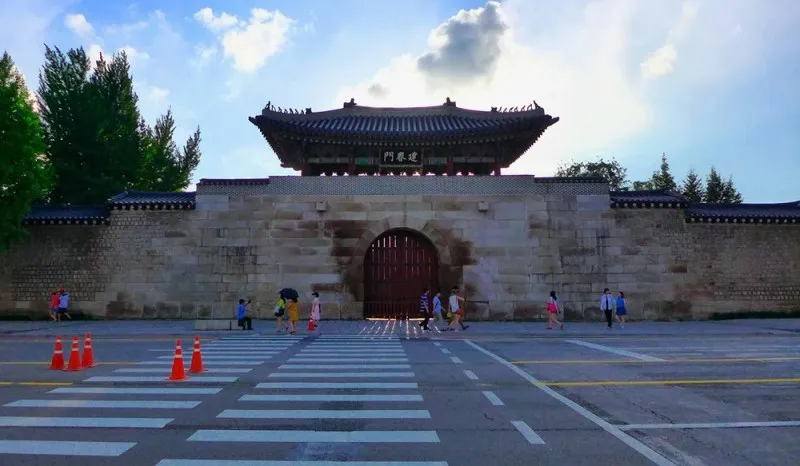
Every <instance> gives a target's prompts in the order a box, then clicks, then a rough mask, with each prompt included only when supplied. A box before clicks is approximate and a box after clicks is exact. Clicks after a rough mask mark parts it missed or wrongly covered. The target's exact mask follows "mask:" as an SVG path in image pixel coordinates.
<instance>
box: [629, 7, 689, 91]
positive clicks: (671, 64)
mask: <svg viewBox="0 0 800 466" xmlns="http://www.w3.org/2000/svg"><path fill="white" fill-rule="evenodd" d="M697 12H698V7H697V4H696V3H694V2H693V1H685V2H683V4H682V5H681V12H680V15H679V16H678V20H677V21H676V22H675V24H674V25H673V26H672V27H671V28H670V29H669V32H668V33H667V39H666V41H665V43H664V45H662V46H661V47H660V48H658V50H656V51H655V52H653V53H651V54H650V55H649V56H648V57H647V58H646V59H645V61H644V62H642V64H641V65H640V67H641V70H642V76H643V77H644V78H658V77H660V76H664V75H667V74H670V73H672V72H673V71H675V64H676V62H677V61H678V50H677V44H678V43H679V42H681V41H683V40H684V39H685V37H686V35H687V33H688V32H689V29H690V28H691V26H692V24H693V23H694V21H695V19H696V18H697Z"/></svg>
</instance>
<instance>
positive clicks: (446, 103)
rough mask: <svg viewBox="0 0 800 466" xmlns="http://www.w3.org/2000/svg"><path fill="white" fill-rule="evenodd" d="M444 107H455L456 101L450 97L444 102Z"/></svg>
mask: <svg viewBox="0 0 800 466" xmlns="http://www.w3.org/2000/svg"><path fill="white" fill-rule="evenodd" d="M442 105H443V106H445V107H455V106H456V103H455V102H454V101H452V100H450V97H448V98H447V99H445V101H444V103H443V104H442Z"/></svg>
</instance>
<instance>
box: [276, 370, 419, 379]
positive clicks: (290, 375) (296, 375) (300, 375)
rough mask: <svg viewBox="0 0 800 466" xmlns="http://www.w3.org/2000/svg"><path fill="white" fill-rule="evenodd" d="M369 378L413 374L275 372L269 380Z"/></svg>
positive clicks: (399, 376) (411, 375) (411, 373)
mask: <svg viewBox="0 0 800 466" xmlns="http://www.w3.org/2000/svg"><path fill="white" fill-rule="evenodd" d="M370 377H386V378H401V377H414V373H413V372H275V373H272V374H270V375H269V378H271V379H276V378H283V379H314V378H317V379H351V378H352V379H363V378H370Z"/></svg>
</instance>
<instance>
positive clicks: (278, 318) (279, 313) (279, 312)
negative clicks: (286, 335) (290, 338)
mask: <svg viewBox="0 0 800 466" xmlns="http://www.w3.org/2000/svg"><path fill="white" fill-rule="evenodd" d="M273 314H275V326H276V327H278V333H281V332H282V331H284V330H289V327H288V326H286V324H284V323H283V316H285V315H286V300H285V299H283V295H282V294H280V293H278V302H276V303H275V311H274V312H273Z"/></svg>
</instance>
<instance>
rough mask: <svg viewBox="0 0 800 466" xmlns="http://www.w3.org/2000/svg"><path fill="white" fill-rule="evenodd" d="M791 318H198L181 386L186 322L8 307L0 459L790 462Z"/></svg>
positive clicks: (440, 465) (248, 465) (799, 411)
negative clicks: (67, 319)
mask: <svg viewBox="0 0 800 466" xmlns="http://www.w3.org/2000/svg"><path fill="white" fill-rule="evenodd" d="M798 323H800V322H798V321H783V320H781V321H747V322H746V323H744V324H743V323H742V322H732V321H725V322H687V323H674V324H673V323H648V324H636V323H634V324H630V325H628V326H627V327H626V328H625V329H619V328H614V329H612V330H610V331H609V330H607V329H605V328H604V327H602V324H590V323H587V324H581V325H572V326H570V328H569V329H567V330H566V331H564V332H554V331H550V332H548V331H546V330H543V329H542V327H543V325H542V324H537V323H523V324H508V323H474V324H473V327H470V329H468V330H467V331H466V332H442V333H439V332H435V331H434V332H430V333H424V332H422V331H420V330H419V328H418V326H416V325H415V323H414V322H412V323H411V324H410V325H409V324H408V323H406V322H381V321H374V322H323V327H322V329H321V330H322V333H321V334H317V335H313V336H308V335H296V336H292V335H286V334H283V335H276V334H275V333H274V332H272V329H271V328H269V329H267V328H258V330H259V332H243V331H237V332H224V333H223V334H216V333H215V334H203V335H202V336H201V338H202V339H203V340H202V341H203V346H202V348H203V357H204V362H205V365H206V366H207V369H208V371H207V372H205V373H203V374H199V375H193V374H190V375H191V378H190V379H189V380H188V381H185V382H178V383H175V382H167V381H165V380H164V378H166V377H167V375H168V374H169V370H170V367H171V364H172V358H173V356H172V353H173V349H174V343H175V341H174V336H175V335H176V334H178V335H180V334H184V338H185V339H184V341H183V349H184V355H185V358H186V359H185V363H186V366H187V368H188V363H189V359H190V357H191V352H190V348H191V339H190V335H191V333H192V332H191V326H190V324H189V325H188V326H187V324H186V323H184V322H87V323H77V322H72V323H64V324H61V325H60V326H59V327H58V328H53V324H49V325H50V327H49V328H48V327H47V325H45V326H44V327H42V326H41V323H37V324H27V325H29V326H28V327H25V326H24V325H22V324H20V323H13V324H14V325H10V326H6V325H5V324H4V325H3V328H2V331H4V332H6V333H5V334H3V335H0V368H2V376H0V464H3V465H4V466H6V465H11V466H14V465H23V464H24V465H39V464H41V465H50V464H64V465H70V466H72V465H75V466H78V465H80V466H84V465H86V466H92V465H112V464H113V465H119V464H120V462H122V464H131V465H161V466H211V465H215V466H219V465H221V466H289V465H301V466H332V465H338V464H341V465H343V466H344V464H345V462H347V463H349V464H351V465H353V464H354V465H356V466H359V465H360V466H367V465H369V466H446V465H476V466H483V465H487V464H502V465H530V464H545V465H547V464H553V465H559V466H563V465H565V464H569V465H592V466H595V465H597V464H620V465H645V464H657V465H660V466H672V465H692V466H702V465H708V466H714V465H717V464H725V465H736V466H738V465H752V464H757V465H786V464H793V463H794V462H795V461H794V460H796V458H798V457H800V444H798V443H797V442H796V438H797V432H798V428H800V390H798V387H800V333H798V332H796V331H793V330H795V329H797V326H798ZM45 324H48V323H45ZM757 324H758V325H757ZM56 325H58V324H56ZM12 327H14V328H12ZM576 327H580V328H579V329H578V328H576ZM776 328H779V329H778V330H775V329H776ZM514 329H516V330H517V331H516V332H515V331H513V330H514ZM87 330H88V331H91V332H93V335H97V337H96V338H93V340H95V341H94V347H95V357H96V359H97V361H98V363H99V365H98V366H97V367H96V368H93V369H88V370H86V371H82V372H77V373H69V372H60V371H48V370H47V369H46V368H47V363H48V361H49V358H50V354H51V351H52V341H51V340H50V338H49V337H48V335H49V334H51V333H52V332H54V331H62V336H63V337H64V338H65V339H66V338H67V337H68V336H71V335H72V334H81V333H82V332H85V331H87ZM9 331H17V333H13V334H9V333H8V332H9ZM543 336H546V338H542V337H543Z"/></svg>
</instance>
